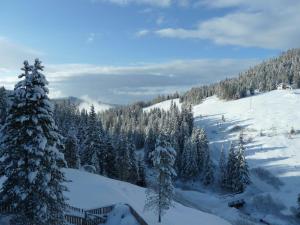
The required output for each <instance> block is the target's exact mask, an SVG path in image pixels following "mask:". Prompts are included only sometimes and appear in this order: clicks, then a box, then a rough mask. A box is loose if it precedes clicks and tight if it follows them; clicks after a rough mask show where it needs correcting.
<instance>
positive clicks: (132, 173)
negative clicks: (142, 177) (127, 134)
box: [126, 138, 138, 184]
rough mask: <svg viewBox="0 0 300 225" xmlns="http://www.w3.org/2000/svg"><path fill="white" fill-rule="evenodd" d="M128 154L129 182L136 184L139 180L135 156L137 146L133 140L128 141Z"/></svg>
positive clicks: (128, 139)
mask: <svg viewBox="0 0 300 225" xmlns="http://www.w3.org/2000/svg"><path fill="white" fill-rule="evenodd" d="M126 146H127V152H128V154H129V171H128V172H129V176H128V179H127V181H128V182H130V183H133V184H135V183H136V182H137V180H138V164H137V160H136V155H135V150H136V148H135V145H134V143H133V140H132V138H127V140H126Z"/></svg>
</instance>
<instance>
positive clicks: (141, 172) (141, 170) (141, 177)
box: [136, 159, 147, 187]
mask: <svg viewBox="0 0 300 225" xmlns="http://www.w3.org/2000/svg"><path fill="white" fill-rule="evenodd" d="M136 184H137V185H138V186H140V187H146V186H147V184H146V174H145V165H144V162H143V159H139V160H138V180H137V182H136Z"/></svg>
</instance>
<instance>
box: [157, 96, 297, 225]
mask: <svg viewBox="0 0 300 225" xmlns="http://www.w3.org/2000/svg"><path fill="white" fill-rule="evenodd" d="M169 105H170V103H169V101H166V102H162V103H159V104H157V105H154V106H151V107H152V108H155V107H160V108H163V109H166V108H167V107H168V106H169ZM193 111H194V116H195V121H196V124H197V125H198V126H201V127H204V128H205V129H206V131H207V134H208V138H209V140H210V146H211V151H212V155H213V159H214V161H215V163H216V164H217V163H218V159H219V155H220V149H221V148H222V145H223V146H224V148H225V150H227V149H228V146H229V144H230V142H231V141H233V142H234V141H236V140H237V139H238V135H239V133H240V131H241V130H243V134H244V137H245V139H246V141H247V150H246V156H247V159H248V162H249V166H250V169H254V168H258V167H261V168H263V169H266V170H267V171H269V172H271V174H273V175H274V176H275V178H272V177H273V175H271V178H268V176H265V175H262V176H261V178H259V176H257V175H255V173H254V171H253V170H252V171H251V178H252V182H253V184H252V185H250V186H249V188H248V189H247V191H246V192H245V193H244V194H242V195H239V196H235V197H233V198H239V197H240V198H242V197H243V198H245V199H246V203H247V207H246V209H245V213H246V214H248V215H245V216H247V217H249V218H255V219H259V218H262V219H264V220H266V221H268V222H269V223H271V224H278V225H287V224H294V223H295V224H296V223H297V222H295V221H293V219H292V215H293V207H296V205H297V203H296V200H297V195H298V193H300V189H299V187H300V150H299V149H300V90H292V91H290V90H275V91H271V92H268V93H263V94H257V95H255V96H252V97H247V98H243V99H239V100H234V101H223V100H220V99H218V98H217V97H215V96H213V97H209V98H207V99H206V100H205V101H204V102H203V103H202V104H199V105H196V106H194V108H193ZM222 115H224V117H225V122H223V121H222ZM292 128H293V129H294V130H295V132H296V134H294V135H290V134H289V132H290V131H291V129H292ZM276 177H277V178H279V179H276ZM280 182H282V183H283V185H281V184H280ZM187 186H188V185H187ZM186 189H188V187H186ZM196 189H197V188H196ZM199 190H200V189H199V188H198V191H192V190H184V191H183V190H180V189H178V192H177V195H178V196H177V198H178V200H179V201H181V202H182V203H185V204H186V205H189V206H191V207H194V208H198V209H201V210H204V211H207V212H211V213H214V214H216V215H219V216H221V217H223V218H226V219H227V220H229V221H231V222H233V221H234V217H235V216H236V218H238V216H237V215H243V213H239V212H238V211H237V210H233V209H228V207H225V208H224V206H226V203H228V201H230V200H231V197H228V196H227V197H226V198H224V197H223V196H222V195H221V193H220V192H219V191H215V192H213V191H209V190H205V191H204V192H199ZM200 191H201V190H200ZM202 191H203V190H202ZM205 192H207V193H205ZM268 195H270V196H271V199H270V198H269V196H268ZM272 201H274V202H272ZM276 204H278V205H276ZM268 207H269V208H268ZM249 215H250V216H249ZM239 218H240V217H239ZM256 221H257V220H256Z"/></svg>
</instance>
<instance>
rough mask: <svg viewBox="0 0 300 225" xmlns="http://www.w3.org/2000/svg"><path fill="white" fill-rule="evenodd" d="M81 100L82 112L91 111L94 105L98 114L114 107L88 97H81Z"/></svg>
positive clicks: (80, 107)
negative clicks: (83, 110)
mask: <svg viewBox="0 0 300 225" xmlns="http://www.w3.org/2000/svg"><path fill="white" fill-rule="evenodd" d="M80 99H81V100H83V102H82V103H80V105H79V109H80V110H82V109H85V110H88V111H89V110H90V108H91V106H92V105H93V106H94V107H95V110H96V112H103V111H105V110H108V109H110V108H111V107H112V106H111V105H109V104H105V103H101V102H99V101H96V100H94V99H92V98H90V97H89V96H88V95H84V96H81V97H80Z"/></svg>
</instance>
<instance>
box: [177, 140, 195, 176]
mask: <svg viewBox="0 0 300 225" xmlns="http://www.w3.org/2000/svg"><path fill="white" fill-rule="evenodd" d="M197 159H198V155H197V151H196V146H195V144H193V143H192V141H191V139H190V138H189V139H187V140H186V142H185V145H184V149H183V153H182V159H181V171H180V176H181V177H182V178H184V179H191V178H194V177H196V176H197V175H198V174H199V169H198V164H197Z"/></svg>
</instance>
